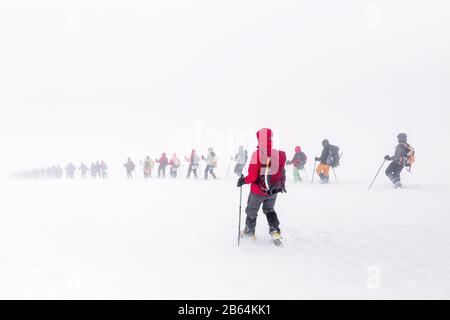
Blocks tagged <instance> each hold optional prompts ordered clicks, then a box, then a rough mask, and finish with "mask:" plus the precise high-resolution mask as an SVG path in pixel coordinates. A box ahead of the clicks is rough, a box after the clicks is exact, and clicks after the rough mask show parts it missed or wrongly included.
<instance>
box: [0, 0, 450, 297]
mask: <svg viewBox="0 0 450 320" xmlns="http://www.w3.org/2000/svg"><path fill="white" fill-rule="evenodd" d="M449 38H450V2H449V1H448V0H429V1H426V2H425V1H421V0H377V1H373V0H341V1H335V0H322V1H298V0H279V1H276V2H274V1H272V0H227V1H220V2H219V1H210V0H190V1H186V0H154V1H141V0H127V1H123V0H41V1H35V0H20V1H19V0H15V1H5V0H4V1H0V40H1V41H0V70H1V72H0V153H1V157H0V195H1V198H0V298H180V299H189V298H193V299H199V298H205V299H206V298H232V299H237V298H255V299H258V298H274V299H278V298H287V299H294V298H447V299H448V298H450V276H449V270H450V261H449V259H450V258H449V257H450V254H449V252H450V243H449V242H450V240H449V235H450V221H449V219H450V217H449V216H450V199H449V198H450V197H449V195H450V192H449V191H450V184H449V181H450V171H449V170H448V169H447V162H448V159H450V148H449V147H448V138H449V137H450V126H449V119H450V108H449V106H450V90H448V89H449V88H450V42H449V41H448V39H449ZM262 127H270V128H271V129H273V130H274V147H275V148H279V149H281V150H285V151H286V152H287V155H288V157H289V158H290V157H292V154H293V150H294V147H295V146H296V145H300V146H301V147H302V148H303V150H304V151H305V152H306V154H307V155H308V157H309V160H310V161H311V159H313V157H314V156H317V155H319V154H320V151H321V141H322V139H325V138H328V139H329V140H330V142H331V143H333V144H336V145H338V146H339V147H340V148H341V150H342V151H344V155H343V159H342V165H341V167H339V169H338V170H337V174H338V176H339V178H340V180H339V181H338V182H333V183H332V184H330V185H325V186H323V185H318V184H317V185H316V184H315V185H311V184H310V183H302V184H299V185H293V184H292V183H291V182H289V183H288V186H287V187H288V193H287V194H285V195H281V196H280V198H279V201H278V204H277V210H278V213H279V217H280V220H281V228H282V233H283V236H284V247H283V248H275V247H273V246H272V244H271V243H270V242H269V240H268V234H267V226H266V223H265V221H264V217H260V219H259V222H258V229H257V233H258V234H257V236H258V240H257V241H256V242H255V243H252V242H248V241H246V242H243V243H242V246H241V247H240V248H237V246H236V240H237V239H236V238H237V224H238V221H237V215H238V200H239V199H238V198H239V190H238V189H237V188H236V187H235V183H236V181H235V180H234V179H233V180H232V179H229V180H224V177H225V175H226V171H227V166H228V161H229V157H230V156H234V154H235V152H236V151H237V148H238V146H239V145H243V146H245V147H246V148H247V149H248V150H249V151H252V150H253V149H254V147H255V145H256V141H255V132H256V130H258V129H260V128H262ZM399 132H406V133H407V134H408V137H409V141H410V143H411V144H412V145H413V146H414V147H415V149H416V152H417V154H416V155H417V161H416V163H415V165H414V168H413V173H412V174H408V173H406V172H405V173H403V174H402V176H403V181H404V182H405V183H406V185H407V186H408V188H407V189H405V190H393V189H392V186H391V185H390V184H389V182H388V181H387V179H386V177H385V176H384V175H383V173H381V174H380V177H379V178H378V180H377V181H376V183H375V185H374V188H373V190H371V191H370V192H369V191H368V190H367V187H368V185H369V183H370V181H371V179H372V178H373V175H374V174H375V172H376V170H377V169H378V167H379V166H380V164H381V162H382V161H383V157H384V156H385V155H386V154H388V153H389V154H392V153H393V149H394V147H395V145H396V142H397V141H396V136H397V134H398V133H399ZM208 147H214V150H215V151H216V153H217V155H218V158H219V164H218V168H217V171H218V172H217V173H218V176H219V177H220V178H221V179H220V180H218V181H208V182H205V181H202V180H200V181H192V180H191V181H186V180H185V179H179V180H176V181H173V180H171V179H167V180H165V181H158V180H157V179H152V180H151V181H144V180H143V179H142V178H141V177H139V179H138V180H133V181H127V180H125V179H124V177H123V176H124V173H123V166H122V164H123V163H124V162H125V161H126V158H127V157H131V158H132V159H133V160H134V161H135V163H136V164H138V162H139V161H140V160H143V159H144V157H146V156H147V155H148V156H151V157H152V158H156V157H158V156H159V155H161V153H162V152H166V153H167V154H168V155H169V157H170V156H171V154H172V153H173V152H176V153H177V154H178V156H179V157H180V158H181V157H182V156H186V155H189V154H190V151H191V149H193V148H195V149H196V150H197V151H198V152H199V154H205V151H206V150H207V148H208ZM96 160H105V161H106V162H107V163H108V166H109V168H110V175H111V179H108V180H106V181H94V180H91V179H88V180H86V181H81V180H78V179H77V180H74V181H66V180H63V181H9V180H8V177H9V175H10V174H11V173H12V172H14V171H16V170H27V169H33V168H35V167H46V166H51V165H58V164H60V165H61V166H65V165H67V163H69V162H74V163H75V164H76V165H77V166H79V164H80V163H81V161H83V162H85V163H86V164H90V163H91V162H92V161H96ZM203 164H204V163H203ZM185 169H186V163H185V164H184V170H185ZM311 172H312V163H311V162H309V163H308V174H309V176H310V177H311ZM77 173H78V172H77ZM290 175H291V173H290ZM247 193H248V187H246V188H245V194H244V199H245V197H246V196H247ZM242 221H244V215H243V218H242Z"/></svg>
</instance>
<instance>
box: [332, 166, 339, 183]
mask: <svg viewBox="0 0 450 320" xmlns="http://www.w3.org/2000/svg"><path fill="white" fill-rule="evenodd" d="M331 170H333V173H334V178H335V179H336V180H337V179H338V178H337V175H336V171H334V168H333V167H331Z"/></svg>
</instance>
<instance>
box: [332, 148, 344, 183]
mask: <svg viewBox="0 0 450 320" xmlns="http://www.w3.org/2000/svg"><path fill="white" fill-rule="evenodd" d="M343 154H344V151H342V152H341V154H340V155H339V161H341V158H342V155H343ZM331 169H332V170H333V173H334V178H335V179H336V180H337V179H338V177H337V175H336V171H334V168H333V167H331Z"/></svg>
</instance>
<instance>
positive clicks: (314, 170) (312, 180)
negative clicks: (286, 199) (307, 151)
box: [311, 160, 317, 184]
mask: <svg viewBox="0 0 450 320" xmlns="http://www.w3.org/2000/svg"><path fill="white" fill-rule="evenodd" d="M316 165H317V161H316V160H314V169H313V173H312V179H311V184H313V183H314V173H315V172H316Z"/></svg>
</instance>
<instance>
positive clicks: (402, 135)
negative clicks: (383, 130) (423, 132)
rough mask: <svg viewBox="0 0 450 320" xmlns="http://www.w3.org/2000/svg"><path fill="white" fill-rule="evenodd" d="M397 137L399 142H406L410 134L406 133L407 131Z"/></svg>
mask: <svg viewBox="0 0 450 320" xmlns="http://www.w3.org/2000/svg"><path fill="white" fill-rule="evenodd" d="M397 139H398V143H406V141H407V140H408V136H407V135H406V133H399V134H398V136H397Z"/></svg>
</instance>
